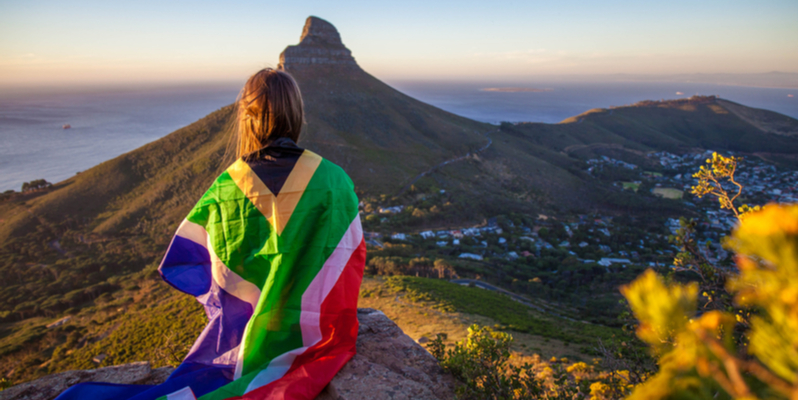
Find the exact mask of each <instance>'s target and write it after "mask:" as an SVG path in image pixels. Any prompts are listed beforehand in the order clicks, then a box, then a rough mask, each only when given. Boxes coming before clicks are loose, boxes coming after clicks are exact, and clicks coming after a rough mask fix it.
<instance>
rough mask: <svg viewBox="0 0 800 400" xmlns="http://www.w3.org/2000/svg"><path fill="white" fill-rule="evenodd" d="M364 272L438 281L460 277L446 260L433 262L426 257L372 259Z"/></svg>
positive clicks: (379, 257)
mask: <svg viewBox="0 0 800 400" xmlns="http://www.w3.org/2000/svg"><path fill="white" fill-rule="evenodd" d="M364 272H365V273H367V274H370V275H385V276H395V275H407V276H419V277H424V278H437V279H451V278H455V277H457V276H458V274H456V270H455V269H454V268H453V266H452V265H450V264H449V263H448V262H447V261H445V260H444V259H441V258H439V259H436V260H433V261H432V260H431V259H429V258H425V257H415V258H404V257H381V256H378V257H372V258H371V259H370V260H369V262H368V263H367V265H366V267H365V271H364Z"/></svg>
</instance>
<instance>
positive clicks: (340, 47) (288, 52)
mask: <svg viewBox="0 0 800 400" xmlns="http://www.w3.org/2000/svg"><path fill="white" fill-rule="evenodd" d="M312 65H316V66H335V67H339V68H342V69H356V70H357V69H360V68H359V67H358V64H356V60H355V59H354V58H353V56H352V55H351V53H350V50H348V49H347V47H344V44H343V43H342V38H341V37H340V36H339V32H338V31H337V30H336V27H334V26H333V25H331V23H330V22H328V21H325V20H324V19H320V18H317V17H308V19H306V25H305V26H304V27H303V34H302V35H301V36H300V43H299V44H297V45H295V46H288V47H286V49H285V50H284V51H283V52H282V53H281V55H280V62H279V63H278V68H280V69H284V70H287V71H293V70H298V69H304V68H307V67H309V66H312Z"/></svg>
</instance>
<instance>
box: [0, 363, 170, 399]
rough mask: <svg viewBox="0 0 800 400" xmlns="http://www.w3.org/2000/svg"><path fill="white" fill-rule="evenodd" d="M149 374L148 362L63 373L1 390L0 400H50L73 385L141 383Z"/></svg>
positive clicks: (150, 373)
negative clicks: (82, 383)
mask: <svg viewBox="0 0 800 400" xmlns="http://www.w3.org/2000/svg"><path fill="white" fill-rule="evenodd" d="M159 369H160V368H159ZM155 371H158V370H155ZM152 373H153V370H151V369H150V363H148V362H146V361H142V362H135V363H131V364H125V365H115V366H113V367H105V368H98V369H89V370H83V371H67V372H62V373H59V374H53V375H48V376H45V377H44V378H39V379H37V380H35V381H31V382H26V383H22V384H19V385H17V386H14V387H11V388H8V389H6V390H3V391H2V392H0V400H50V399H54V398H55V397H56V396H58V395H59V394H61V392H63V391H64V390H66V389H67V388H68V387H70V386H72V385H74V384H76V383H81V382H108V383H123V384H130V383H144V381H145V380H147V379H148V378H149V377H150V376H151V375H152ZM163 379H166V377H164V378H163ZM162 382H163V380H162Z"/></svg>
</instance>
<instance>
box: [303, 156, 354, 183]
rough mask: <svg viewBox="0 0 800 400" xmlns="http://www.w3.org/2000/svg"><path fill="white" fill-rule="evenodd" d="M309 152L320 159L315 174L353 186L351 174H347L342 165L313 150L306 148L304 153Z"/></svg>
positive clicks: (330, 180)
mask: <svg viewBox="0 0 800 400" xmlns="http://www.w3.org/2000/svg"><path fill="white" fill-rule="evenodd" d="M306 153H308V154H309V156H310V157H314V158H317V159H319V164H318V166H317V168H316V171H315V173H314V174H315V175H320V177H321V178H323V177H324V178H326V180H328V181H329V182H330V183H338V184H344V185H347V186H349V187H352V186H353V181H352V180H351V179H350V176H349V175H347V172H345V170H344V168H342V167H340V166H339V165H337V164H336V163H334V162H333V161H331V160H328V159H327V158H324V157H322V156H320V155H318V154H316V153H314V152H312V151H311V150H308V149H306V150H305V151H304V152H303V154H304V155H305V154H306Z"/></svg>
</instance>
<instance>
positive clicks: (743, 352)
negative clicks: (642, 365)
mask: <svg viewBox="0 0 800 400" xmlns="http://www.w3.org/2000/svg"><path fill="white" fill-rule="evenodd" d="M797 218H798V214H797V204H794V205H775V204H771V205H767V206H766V207H764V208H763V209H760V210H758V211H754V212H752V213H749V215H748V216H747V217H746V218H743V220H742V223H741V226H739V227H738V228H737V229H736V230H735V231H734V233H733V235H732V238H731V239H729V240H726V241H725V243H724V244H725V246H726V247H727V248H729V249H731V250H733V251H735V252H736V253H737V256H736V266H737V267H738V271H736V273H733V274H732V275H731V276H730V279H728V281H727V285H726V288H727V290H728V291H729V292H730V293H731V294H732V296H733V299H734V300H733V301H734V305H735V306H737V307H741V308H746V309H749V310H751V314H752V315H749V316H748V315H747V314H745V315H744V316H743V314H742V313H741V312H737V311H735V310H733V311H730V310H729V311H726V310H710V311H707V312H705V313H702V314H698V313H697V307H696V305H697V300H698V290H697V284H695V283H689V284H679V283H671V282H667V281H666V280H664V279H663V278H662V277H660V276H658V275H657V274H656V273H655V272H653V271H650V270H648V271H647V272H645V273H644V274H643V275H642V276H640V277H639V278H637V279H636V280H635V281H634V282H632V283H631V284H629V285H627V286H625V287H623V289H622V294H623V295H624V296H625V298H626V299H627V300H628V303H629V305H630V307H631V310H632V311H633V314H634V315H635V316H636V318H637V319H638V320H639V327H638V329H637V335H638V336H639V338H640V339H642V340H643V341H644V342H646V343H647V344H648V345H649V346H650V347H651V349H652V351H653V353H654V354H655V355H656V356H657V357H658V360H659V371H658V373H656V374H655V375H654V376H652V377H651V378H650V379H648V380H647V381H646V382H645V383H643V384H641V385H639V386H637V387H636V388H635V389H634V391H633V393H632V394H631V396H630V398H631V399H659V398H701V399H702V398H708V399H720V398H735V399H756V398H786V399H796V398H797V296H798V291H797V290H798V289H797V272H798V271H797ZM742 321H746V322H747V323H746V324H745V326H747V327H749V329H748V330H747V331H746V333H745V336H744V339H745V340H744V341H739V340H736V337H735V335H734V328H735V326H736V325H737V323H741V322H742Z"/></svg>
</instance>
